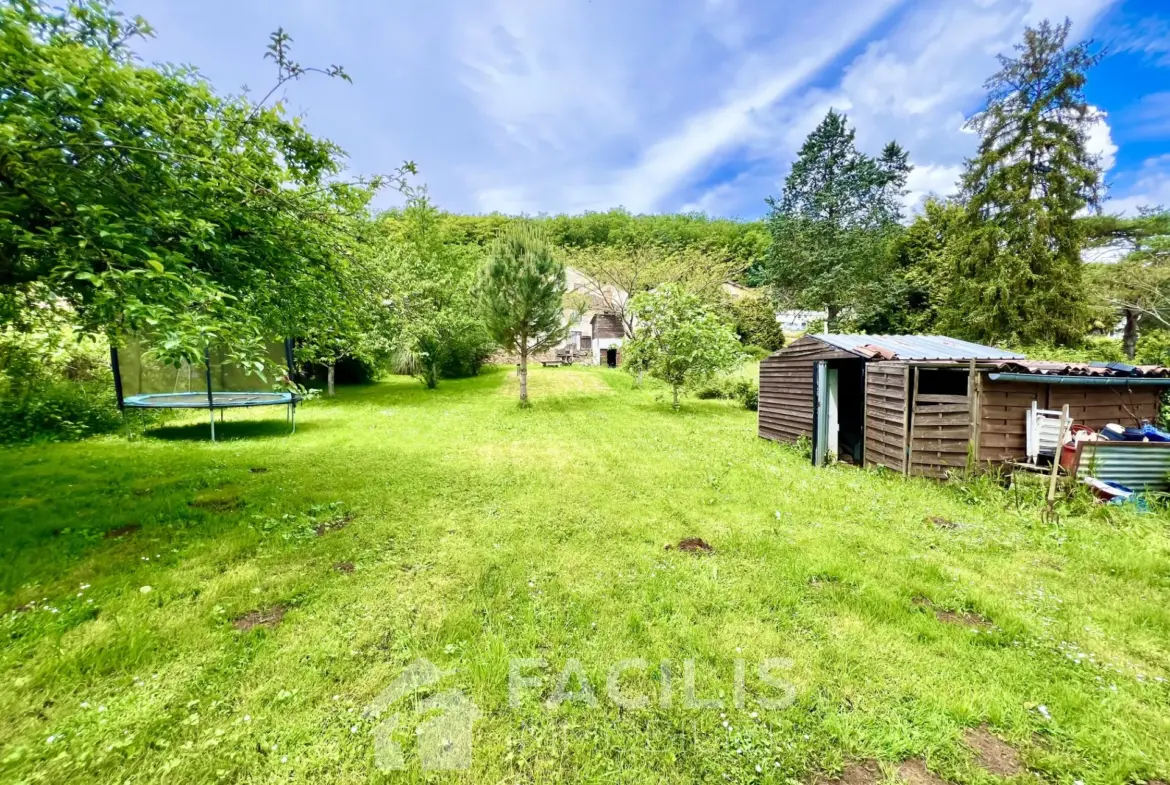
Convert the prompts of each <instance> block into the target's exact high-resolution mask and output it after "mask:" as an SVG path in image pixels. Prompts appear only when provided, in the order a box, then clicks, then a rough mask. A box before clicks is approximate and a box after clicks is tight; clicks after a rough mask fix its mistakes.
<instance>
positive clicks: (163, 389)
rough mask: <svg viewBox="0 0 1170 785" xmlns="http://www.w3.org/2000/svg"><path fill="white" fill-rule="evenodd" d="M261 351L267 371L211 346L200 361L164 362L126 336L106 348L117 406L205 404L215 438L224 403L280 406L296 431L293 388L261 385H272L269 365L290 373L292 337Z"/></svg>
mask: <svg viewBox="0 0 1170 785" xmlns="http://www.w3.org/2000/svg"><path fill="white" fill-rule="evenodd" d="M266 354H267V358H266V361H265V363H264V367H265V370H266V371H269V373H268V374H257V373H254V372H253V373H247V372H244V371H243V370H241V369H240V368H239V366H237V365H234V364H233V363H232V362H230V361H229V360H228V359H227V358H226V357H224V356H223V355H221V354H220V353H218V352H213V351H212V350H211V349H210V348H209V349H207V350H206V351H205V352H204V355H203V363H201V364H199V365H194V364H191V363H188V362H187V361H183V362H181V363H179V364H178V365H165V364H161V363H158V362H154V361H152V358H151V354H150V352H149V350H147V349H146V348H145V347H144V344H143V343H142V342H141V341H139V340H128V341H127V342H126V345H125V346H123V347H122V348H121V349H118V348H111V349H110V365H111V367H112V368H113V371H114V391H115V393H116V394H117V396H118V408H119V409H121V410H122V411H123V412H125V411H126V409H207V410H208V412H209V422H210V425H211V440H212V441H215V410H216V409H218V410H219V418H220V422H223V410H224V409H248V408H254V407H257V406H285V407H286V414H285V422H287V423H289V425H290V426H291V430H290V433H296V430H297V403H298V402H299V401H300V400H301V397H300V396H299V395H297V394H296V393H292V392H282V391H272V390H271V389H269V390H264V389H261V388H262V387H263V386H265V385H267V386H269V388H271V386H272V385H271V383H270V382H269V381H268V380H269V378H271V376H272V373H271V372H272V371H275V372H276V373H277V374H279V375H286V374H287V378H288V379H291V378H292V375H293V362H292V341H284V342H283V343H273V344H269V345H268V346H267V347H266ZM282 366H283V367H282ZM249 387H251V388H252V389H247V388H249ZM127 393H129V394H127Z"/></svg>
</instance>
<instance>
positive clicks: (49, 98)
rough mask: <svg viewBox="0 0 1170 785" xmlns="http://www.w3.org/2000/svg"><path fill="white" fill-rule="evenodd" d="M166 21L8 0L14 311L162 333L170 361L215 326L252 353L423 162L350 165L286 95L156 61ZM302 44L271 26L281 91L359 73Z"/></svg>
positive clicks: (5, 73)
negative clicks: (344, 165) (386, 172)
mask: <svg viewBox="0 0 1170 785" xmlns="http://www.w3.org/2000/svg"><path fill="white" fill-rule="evenodd" d="M150 34H151V30H150V27H149V26H148V25H147V23H146V22H145V21H144V20H142V19H138V18H136V19H133V20H128V19H126V18H125V17H123V16H121V15H119V14H117V13H115V12H114V11H112V10H111V8H110V7H109V6H108V5H107V4H106V3H105V2H102V0H95V1H94V2H82V1H81V0H72V1H71V2H67V3H65V4H64V7H63V8H62V9H59V10H58V9H51V8H49V7H48V6H46V5H42V4H41V3H38V2H33V1H32V0H7V1H6V2H3V3H0V140H2V143H0V315H2V316H3V318H5V319H6V320H8V321H10V322H11V323H13V324H15V325H16V326H18V327H20V326H22V325H24V324H26V323H27V322H28V321H29V319H28V318H27V317H28V315H29V312H30V309H33V308H40V307H44V306H46V305H48V306H52V307H59V308H61V309H63V310H66V311H68V312H69V313H70V314H71V315H72V318H73V319H74V320H75V321H76V322H77V323H78V324H79V327H80V328H81V329H82V331H84V332H87V333H104V334H105V335H107V336H109V337H110V339H111V340H112V341H114V342H118V341H119V340H120V338H121V336H123V335H124V334H125V333H127V332H138V333H144V334H147V335H149V337H150V338H151V339H152V341H153V343H154V344H155V347H156V349H157V350H158V354H159V356H160V357H162V358H163V359H164V360H169V361H172V362H178V361H179V360H181V359H189V360H192V361H196V362H198V361H199V358H200V357H201V356H202V353H203V349H204V347H205V346H206V345H207V344H208V343H209V342H215V343H216V344H217V345H219V346H221V347H223V348H224V349H225V350H227V351H229V352H233V353H236V354H238V355H239V356H240V357H241V358H244V359H246V357H245V355H255V352H256V350H258V348H259V347H262V346H263V338H266V337H276V336H281V335H289V334H295V332H296V328H298V327H299V326H300V325H301V323H302V320H303V318H304V316H305V314H307V313H311V312H312V311H313V310H314V309H315V308H317V307H319V303H320V295H321V291H322V290H323V289H327V288H329V287H330V286H332V285H333V283H334V282H335V281H336V280H337V279H338V278H339V277H342V278H343V277H344V276H345V275H346V272H345V269H344V268H345V259H346V257H347V253H348V252H349V251H348V250H347V249H349V248H350V247H351V239H350V227H351V221H352V219H353V218H354V217H355V216H357V215H359V214H361V213H362V212H364V210H365V205H366V203H367V202H368V200H369V198H370V195H371V194H372V192H373V191H374V190H375V189H376V188H378V187H381V186H383V185H386V184H395V185H401V184H402V182H403V179H402V178H403V177H404V176H405V175H406V174H407V173H408V172H410V171H413V169H414V167H413V165H412V164H409V163H408V164H406V165H404V166H403V167H402V168H401V169H400V170H398V171H396V172H395V173H393V174H392V176H391V177H390V178H389V179H384V178H374V179H373V180H369V181H364V180H358V181H354V182H348V183H347V182H341V181H338V180H337V179H336V176H337V175H338V174H339V173H340V172H341V157H342V153H341V150H340V149H339V148H338V147H337V146H336V145H334V144H333V143H331V142H328V141H324V140H319V139H316V138H314V137H313V136H311V135H310V134H309V133H308V132H307V131H306V130H305V129H304V128H303V126H302V125H301V124H300V123H299V122H298V121H297V120H296V119H292V118H289V117H287V116H286V114H285V112H284V109H283V107H282V105H281V104H279V103H277V104H274V105H267V104H266V101H267V100H268V97H267V96H266V97H265V99H264V100H262V101H261V102H259V103H254V102H252V101H250V100H248V99H247V98H246V97H235V98H225V97H221V96H219V95H217V94H216V93H215V92H214V91H213V90H212V88H211V87H210V85H208V84H207V83H206V82H205V81H203V80H202V79H200V78H199V76H198V74H197V73H196V72H195V71H193V70H190V69H184V68H173V67H165V68H161V69H156V68H150V67H145V66H142V65H140V64H139V63H138V62H137V61H136V60H135V58H134V55H133V52H132V51H131V50H130V48H129V43H130V42H132V41H133V40H134V39H136V38H139V37H142V36H147V35H150ZM290 43H291V39H290V38H289V37H288V35H287V34H285V33H284V32H283V31H278V32H277V33H275V34H274V35H273V37H272V41H271V45H270V47H269V52H268V54H267V56H268V57H269V59H271V60H272V61H273V64H274V68H275V71H276V87H274V90H275V89H276V88H278V87H280V86H281V85H285V84H287V83H288V82H290V81H293V80H296V79H299V78H301V77H303V76H305V75H307V74H309V73H311V72H318V73H321V74H324V75H327V76H330V77H337V78H343V79H347V78H348V77H347V76H346V75H345V73H344V71H342V70H341V69H340V68H339V67H336V66H330V67H328V68H322V69H317V68H311V67H305V66H302V65H300V64H299V63H297V62H296V61H294V60H292V59H291V57H290V51H289V46H290ZM272 94H273V93H272V92H270V93H269V96H271V95H272ZM256 356H258V355H256Z"/></svg>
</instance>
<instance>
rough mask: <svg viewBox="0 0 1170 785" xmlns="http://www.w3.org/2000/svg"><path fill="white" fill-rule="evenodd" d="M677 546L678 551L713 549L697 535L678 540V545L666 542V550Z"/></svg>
mask: <svg viewBox="0 0 1170 785" xmlns="http://www.w3.org/2000/svg"><path fill="white" fill-rule="evenodd" d="M674 548H678V549H679V550H680V551H685V552H686V553H711V552H712V551H714V550H715V549H714V548H712V547H711V546H710V545H708V544H707V541H706V540H704V539H701V538H699V537H687V538H686V539H685V540H679V542H678V545H670V544H667V546H666V550H668V551H669V550H672V549H674Z"/></svg>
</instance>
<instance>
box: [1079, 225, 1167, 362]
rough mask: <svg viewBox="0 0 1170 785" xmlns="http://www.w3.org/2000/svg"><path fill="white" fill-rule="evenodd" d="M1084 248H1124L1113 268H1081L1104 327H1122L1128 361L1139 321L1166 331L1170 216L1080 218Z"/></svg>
mask: <svg viewBox="0 0 1170 785" xmlns="http://www.w3.org/2000/svg"><path fill="white" fill-rule="evenodd" d="M1081 223H1082V226H1083V227H1084V230H1085V233H1086V236H1087V238H1088V239H1087V244H1088V245H1090V247H1092V246H1094V245H1102V244H1103V245H1107V246H1109V247H1110V250H1112V251H1117V250H1123V249H1124V250H1127V251H1128V253H1126V255H1125V257H1124V258H1123V259H1122V260H1121V261H1119V262H1117V263H1116V264H1094V265H1089V266H1087V267H1086V273H1087V275H1086V279H1087V281H1088V282H1089V290H1090V291H1091V292H1093V295H1094V297H1093V300H1094V301H1095V304H1097V305H1099V306H1104V308H1105V310H1106V314H1107V315H1106V317H1105V319H1106V320H1107V324H1108V325H1109V326H1110V327H1112V325H1113V324H1116V318H1117V316H1120V317H1121V319H1122V323H1123V329H1122V339H1121V345H1122V350H1123V351H1124V352H1125V356H1126V357H1127V358H1129V359H1130V360H1133V359H1134V357H1135V356H1136V353H1137V344H1138V337H1139V332H1140V329H1141V325H1142V323H1143V322H1147V321H1150V322H1153V326H1154V327H1155V328H1156V329H1163V330H1165V329H1167V328H1170V212H1168V211H1166V210H1165V209H1163V208H1160V207H1158V208H1142V209H1140V210H1139V213H1138V216H1137V217H1135V218H1122V217H1118V216H1093V217H1091V218H1090V219H1086V220H1083V221H1082V222H1081Z"/></svg>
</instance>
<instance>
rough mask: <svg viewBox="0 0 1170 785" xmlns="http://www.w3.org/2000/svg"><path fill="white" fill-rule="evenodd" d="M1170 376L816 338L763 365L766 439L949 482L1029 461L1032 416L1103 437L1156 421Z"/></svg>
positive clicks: (928, 346)
mask: <svg viewBox="0 0 1170 785" xmlns="http://www.w3.org/2000/svg"><path fill="white" fill-rule="evenodd" d="M1167 377H1170V370H1168V369H1165V368H1154V367H1135V366H1128V365H1121V364H1118V363H1109V364H1106V363H1092V364H1070V363H1043V362H1031V361H1029V360H1027V359H1026V358H1024V357H1023V356H1021V355H1018V354H1015V353H1013V352H1007V351H1004V350H1002V349H996V348H994V347H991V346H981V345H979V344H975V343H969V342H967V341H960V340H957V339H954V338H947V337H945V336H910V335H807V336H805V337H803V338H801V339H799V340H797V341H794V342H793V343H792V344H790V345H789V346H786V347H785V348H783V349H781V350H780V351H778V352H775V353H774V354H772V355H771V356H770V357H768V358H766V359H765V360H764V361H763V362H762V363H761V364H760V407H759V434H760V436H762V437H764V438H766V439H774V440H776V441H784V442H795V441H797V440H798V439H800V438H801V437H802V436H803V437H808V438H809V439H811V440H812V446H813V461H814V462H815V463H816V464H818V465H820V464H821V463H823V462H824V461H825V459H826V458H827V457H828V456H829V455H830V454H831V455H835V456H836V457H837V458H838V459H840V460H842V461H846V462H850V463H855V464H858V465H866V466H885V467H887V468H889V469H892V470H894V471H897V472H902V473H904V474H914V475H922V476H928V477H944V476H946V473H947V472H948V471H950V470H953V469H957V468H962V467H965V466H967V465H968V464H969V463H970V462H973V461H974V462H991V463H1002V462H1010V461H1021V460H1023V459H1024V458H1025V457H1026V444H1025V441H1026V439H1025V435H1026V415H1027V413H1028V411H1029V410H1030V409H1031V408H1032V405H1033V403H1035V404H1037V406H1038V408H1041V409H1060V408H1061V407H1062V406H1063V405H1064V404H1066V403H1067V404H1068V405H1069V413H1070V416H1071V418H1072V420H1073V421H1074V422H1077V423H1080V424H1083V425H1088V426H1090V427H1092V428H1094V429H1097V430H1099V429H1100V428H1101V427H1103V426H1104V425H1106V424H1108V423H1119V424H1122V425H1131V426H1136V425H1140V424H1141V423H1142V422H1143V421H1149V422H1153V421H1155V420H1156V418H1157V414H1158V407H1159V397H1160V394H1161V391H1162V389H1163V388H1164V387H1166V386H1168V385H1170V378H1167Z"/></svg>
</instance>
